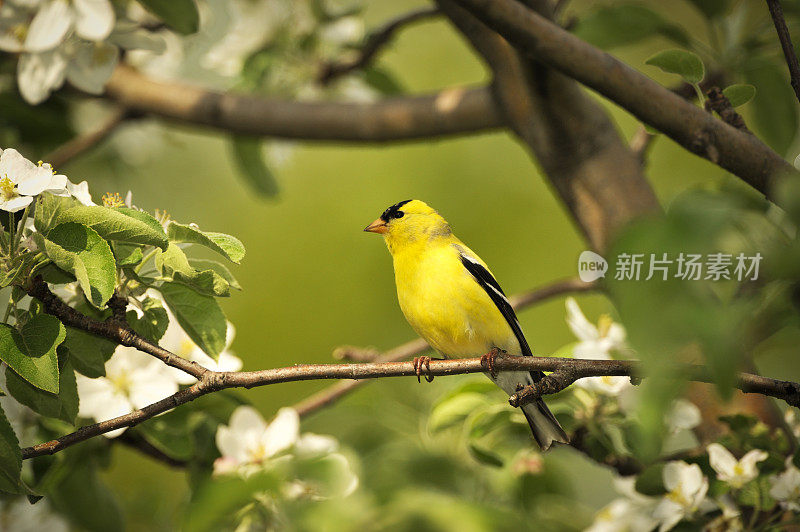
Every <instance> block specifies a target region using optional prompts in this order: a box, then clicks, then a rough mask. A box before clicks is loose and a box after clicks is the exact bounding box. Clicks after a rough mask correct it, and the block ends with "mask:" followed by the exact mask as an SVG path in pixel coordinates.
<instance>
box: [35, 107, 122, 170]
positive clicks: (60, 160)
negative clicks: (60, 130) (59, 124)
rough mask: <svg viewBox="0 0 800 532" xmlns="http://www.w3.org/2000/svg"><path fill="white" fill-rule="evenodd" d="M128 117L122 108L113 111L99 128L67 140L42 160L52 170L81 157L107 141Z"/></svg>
mask: <svg viewBox="0 0 800 532" xmlns="http://www.w3.org/2000/svg"><path fill="white" fill-rule="evenodd" d="M130 116H131V113H130V111H128V110H127V109H125V108H123V107H119V108H117V109H115V110H114V111H113V112H112V113H111V116H109V117H108V119H107V120H106V122H104V123H103V124H101V125H100V127H98V128H97V129H95V130H94V131H90V132H88V133H86V134H85V135H81V136H78V137H75V138H73V139H70V140H68V141H67V142H65V143H64V144H62V145H61V146H59V147H58V148H56V149H55V150H53V151H51V152H50V153H48V154H47V155H45V156H44V159H43V160H44V161H46V162H48V163H50V164H51V165H52V166H53V168H60V167H61V166H64V165H65V164H67V163H68V162H69V161H71V160H72V159H74V158H75V157H78V156H80V155H83V154H84V153H85V152H87V151H89V150H91V149H92V148H94V147H95V146H97V145H98V144H100V143H101V142H103V141H104V140H105V139H107V138H108V137H109V136H110V135H111V134H112V133H113V132H114V131H116V130H117V128H118V127H119V126H120V125H121V124H122V123H123V122H124V121H125V120H126V119H128V118H130Z"/></svg>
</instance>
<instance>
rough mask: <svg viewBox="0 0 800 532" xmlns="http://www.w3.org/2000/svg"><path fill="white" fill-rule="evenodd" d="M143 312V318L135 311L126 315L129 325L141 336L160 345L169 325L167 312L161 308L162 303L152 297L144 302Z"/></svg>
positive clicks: (130, 311)
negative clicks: (159, 342)
mask: <svg viewBox="0 0 800 532" xmlns="http://www.w3.org/2000/svg"><path fill="white" fill-rule="evenodd" d="M141 310H142V316H141V317H140V316H139V314H138V313H137V312H136V311H135V310H129V311H128V313H127V314H126V318H127V319H128V324H129V325H130V326H131V329H133V330H134V331H136V333H137V334H138V335H139V336H143V337H145V338H147V339H148V340H150V341H151V342H154V343H158V341H159V340H161V338H162V337H163V336H164V333H165V332H166V331H167V326H168V325H169V316H168V315H167V310H166V309H165V308H164V307H163V306H161V301H159V300H158V299H155V298H152V297H147V298H145V299H144V300H143V301H142V308H141Z"/></svg>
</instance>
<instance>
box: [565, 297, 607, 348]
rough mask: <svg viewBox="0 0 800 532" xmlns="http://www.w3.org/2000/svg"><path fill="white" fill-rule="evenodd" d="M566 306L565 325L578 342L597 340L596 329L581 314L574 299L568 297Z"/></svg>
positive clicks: (598, 334)
mask: <svg viewBox="0 0 800 532" xmlns="http://www.w3.org/2000/svg"><path fill="white" fill-rule="evenodd" d="M566 305H567V325H569V328H570V329H571V330H572V333H573V334H574V335H575V336H577V337H578V338H579V339H580V340H584V341H585V340H597V339H598V338H599V337H600V333H599V332H598V331H597V327H595V326H594V325H592V324H591V323H589V320H587V319H586V316H584V315H583V312H581V308H580V307H579V306H578V302H577V301H575V298H573V297H568V298H567V301H566Z"/></svg>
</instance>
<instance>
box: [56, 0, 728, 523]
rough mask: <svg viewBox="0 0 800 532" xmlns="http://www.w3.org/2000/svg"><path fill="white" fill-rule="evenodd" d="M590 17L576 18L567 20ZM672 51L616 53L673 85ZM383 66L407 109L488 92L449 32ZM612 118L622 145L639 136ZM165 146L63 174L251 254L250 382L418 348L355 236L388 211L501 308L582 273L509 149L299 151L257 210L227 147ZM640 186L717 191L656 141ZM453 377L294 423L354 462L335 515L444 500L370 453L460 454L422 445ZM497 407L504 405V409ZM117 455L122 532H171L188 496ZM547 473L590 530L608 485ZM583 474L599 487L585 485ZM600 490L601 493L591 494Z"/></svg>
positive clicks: (590, 303) (563, 232) (290, 388)
mask: <svg viewBox="0 0 800 532" xmlns="http://www.w3.org/2000/svg"><path fill="white" fill-rule="evenodd" d="M583 4H584V3H581V2H576V3H575V5H572V6H571V7H570V9H580V8H581V6H582V5H583ZM417 5H419V6H424V5H427V4H426V3H425V2H397V1H388V0H381V1H373V2H370V3H369V5H368V8H367V11H366V20H367V23H368V27H369V26H373V25H377V24H380V23H381V22H382V21H384V20H386V19H388V18H390V17H392V16H393V15H396V14H399V13H402V12H405V11H407V10H408V9H409V8H411V7H414V6H417ZM694 16H695V15H694V14H692V13H691V12H688V11H687V13H686V19H687V20H686V24H687V27H688V29H689V30H690V31H691V28H692V27H693V25H695V24H696V25H700V21H699V19H698V20H694ZM666 47H668V44H667V43H666V41H661V40H659V39H651V40H649V41H647V42H646V44H644V45H640V46H636V47H631V48H626V49H625V50H624V53H622V54H620V56H621V57H622V59H624V60H625V61H626V62H628V63H629V64H631V65H632V66H634V67H635V68H639V69H641V70H643V71H644V72H646V73H647V74H648V75H651V76H653V77H655V78H656V79H658V80H659V81H662V82H664V83H669V84H671V83H675V82H676V81H677V79H676V78H672V77H670V76H667V75H661V76H659V75H658V74H657V73H656V72H655V71H656V69H655V68H650V67H644V60H645V59H646V58H647V57H648V56H649V55H651V54H652V53H653V52H654V51H657V50H660V49H664V48H666ZM380 64H381V65H382V66H384V67H386V68H387V69H388V70H390V71H391V72H393V73H394V74H395V76H396V77H397V78H398V79H400V80H401V81H402V83H403V84H404V86H405V87H406V88H407V90H408V92H409V93H418V92H427V91H434V90H436V89H439V88H442V87H447V86H451V85H460V84H465V83H466V84H473V83H483V82H485V81H486V80H487V73H486V71H485V69H484V67H483V65H482V64H481V63H480V62H479V61H478V59H477V58H476V57H475V55H474V54H473V53H472V51H471V50H470V49H469V48H468V46H467V45H466V44H465V43H464V42H463V41H462V40H461V38H460V37H459V36H458V35H456V33H455V32H454V31H453V30H452V29H451V28H450V27H449V26H448V24H447V23H446V22H444V21H435V22H426V23H423V24H419V25H417V26H414V27H413V28H410V29H408V30H406V31H403V32H402V33H401V34H400V35H399V36H398V38H397V39H396V40H395V41H394V44H393V45H392V46H391V47H390V48H389V49H388V50H387V51H386V52H385V53H384V54H383V55H382V56H381V57H380ZM605 105H607V106H608V107H609V109H610V111H611V113H612V114H613V116H614V119H615V120H616V121H617V123H618V125H619V129H620V132H621V133H622V134H623V135H624V136H625V137H626V138H629V137H630V136H631V135H632V134H633V133H634V132H635V131H636V129H637V128H638V127H639V125H638V122H636V121H635V120H634V119H632V118H631V117H630V116H628V115H627V114H626V113H624V112H622V111H620V110H619V109H617V108H613V107H611V106H610V105H608V104H607V103H605ZM165 135H166V137H165V139H166V140H165V145H164V146H163V147H162V148H161V149H160V150H159V151H157V152H156V153H155V154H154V155H153V157H152V159H150V160H149V161H148V162H146V163H144V164H142V165H139V166H137V167H134V168H131V167H128V166H122V165H109V164H107V163H108V152H109V151H110V149H109V148H108V147H105V148H103V149H101V150H98V151H97V152H95V153H93V154H92V155H91V156H88V157H84V158H82V159H80V160H79V161H76V162H74V163H72V164H70V165H69V166H68V167H66V168H64V169H63V171H64V172H65V173H67V175H69V176H70V178H71V179H72V180H73V181H80V180H81V179H87V180H88V181H89V183H90V185H91V188H92V190H93V191H95V195H96V196H99V195H100V194H102V193H103V192H105V191H116V192H120V193H123V194H124V193H125V192H126V191H127V190H128V189H132V190H133V192H134V201H135V203H136V205H138V206H140V207H142V208H145V209H147V210H151V211H152V210H153V209H156V208H157V209H162V210H166V211H167V212H169V214H170V215H172V217H173V218H175V219H176V220H178V221H182V222H189V221H192V222H196V223H198V224H199V225H200V227H201V228H203V229H207V230H212V231H222V232H226V233H230V234H233V235H236V236H238V237H239V238H241V240H242V241H243V242H244V243H245V245H246V246H247V256H246V258H245V260H244V261H243V263H242V265H241V266H240V267H238V268H236V270H235V271H234V273H235V275H236V276H237V277H238V279H239V281H240V282H241V284H242V286H243V287H244V291H243V292H241V293H235V294H234V295H233V296H232V297H231V298H230V299H228V300H225V301H223V302H222V304H223V308H224V309H225V311H226V313H227V315H228V317H229V319H230V320H231V321H233V323H234V324H235V325H236V329H237V335H236V340H235V342H234V344H233V349H234V351H235V352H236V353H237V354H238V355H239V356H240V357H241V358H242V359H243V360H244V369H247V370H252V369H259V368H270V367H277V366H284V365H289V364H295V363H304V362H331V361H332V360H333V359H332V358H331V352H332V350H333V349H334V348H335V347H337V346H339V345H342V344H351V345H358V346H375V347H377V348H378V349H386V348H390V347H393V346H395V345H397V344H398V343H401V342H404V341H407V340H409V339H412V338H413V337H414V333H413V331H412V330H411V328H410V327H409V326H408V325H407V324H406V322H405V320H404V318H403V316H402V314H401V312H400V309H399V307H398V305H397V301H396V296H395V288H394V280H393V276H392V270H391V261H390V257H389V254H388V252H387V250H386V249H385V246H384V244H383V242H382V241H381V239H380V238H377V237H376V236H374V235H370V234H365V233H363V232H362V228H363V227H364V226H365V225H367V224H368V223H369V222H371V221H372V220H373V219H374V218H375V217H376V216H377V215H379V214H380V213H381V211H382V210H383V209H384V208H386V207H387V206H388V205H390V204H393V203H395V202H397V201H400V200H404V199H408V198H419V199H423V200H424V201H426V202H428V203H430V204H431V205H432V206H434V207H435V208H436V209H438V210H439V211H440V213H441V214H442V215H443V216H444V217H445V218H446V219H447V220H448V221H450V223H451V224H452V226H453V227H454V229H455V232H456V234H457V235H459V237H460V238H461V239H463V240H464V241H465V242H467V243H468V244H469V245H470V246H471V247H472V248H473V249H475V250H476V251H477V252H478V253H479V254H480V255H481V256H482V257H483V258H484V260H486V261H487V262H488V263H489V264H490V265H491V266H492V269H493V271H494V272H495V274H496V275H497V276H498V278H499V280H500V282H501V284H502V285H503V287H504V289H505V290H506V292H508V293H516V292H519V291H521V290H525V289H529V288H532V287H536V286H539V285H542V284H545V283H547V282H549V281H552V280H555V279H559V278H563V277H568V276H573V275H575V274H576V262H577V257H578V255H579V253H580V252H581V251H582V250H583V249H585V245H584V243H583V241H582V239H581V237H580V235H579V234H578V232H577V231H576V229H575V226H574V225H573V224H572V223H571V221H570V219H569V218H568V216H567V215H566V214H565V209H564V208H563V206H562V205H561V204H560V203H559V201H558V200H557V199H556V198H555V197H554V195H553V193H552V191H551V189H550V187H549V186H548V184H547V183H546V182H545V181H544V180H543V179H542V177H541V175H540V173H539V170H538V168H537V166H536V164H535V162H534V161H533V160H532V159H531V157H530V155H529V154H528V152H527V151H526V150H525V149H524V148H523V147H522V146H521V145H520V144H519V143H518V142H517V141H516V139H515V138H513V137H512V136H511V135H509V134H507V133H492V134H483V135H476V136H471V137H465V138H455V139H446V140H434V141H426V142H415V143H404V144H389V145H349V144H297V145H295V147H294V151H293V153H292V156H291V157H290V158H289V160H288V161H287V162H286V163H285V164H284V165H283V166H282V167H280V168H278V169H277V170H276V173H277V176H278V180H279V183H280V187H281V191H280V195H279V197H278V198H277V199H276V200H273V201H265V200H263V199H260V198H258V197H255V196H254V195H253V194H252V193H251V192H250V191H249V190H248V189H247V187H246V185H245V184H244V183H243V181H242V180H241V179H240V178H239V177H238V176H237V175H236V170H235V168H234V167H233V166H232V163H231V160H230V158H229V156H228V145H227V139H226V138H225V137H224V136H222V135H218V134H217V133H214V132H203V131H199V130H190V129H189V128H183V127H176V126H169V125H167V126H165ZM648 174H649V176H650V178H651V181H652V183H653V186H654V187H655V189H656V192H657V194H658V196H659V198H660V200H661V201H662V202H663V203H664V204H665V205H666V204H668V202H669V201H670V200H671V199H672V198H674V197H675V195H677V194H678V193H679V192H681V191H683V190H685V189H686V188H687V187H694V186H708V185H713V184H714V183H718V182H719V181H720V180H722V179H724V173H723V171H722V170H720V169H719V168H718V167H716V166H713V165H711V164H710V163H707V162H705V161H703V160H701V159H699V158H697V157H694V156H691V155H688V154H687V153H686V152H685V151H684V150H682V149H681V148H679V147H677V146H676V145H675V144H673V143H672V142H671V141H669V140H668V139H664V138H659V139H657V140H656V142H655V145H654V146H653V148H652V152H651V155H650V159H649V164H648ZM95 199H99V198H98V197H95ZM578 299H579V302H580V303H581V305H582V306H583V308H584V310H585V311H586V313H587V316H589V318H590V319H591V320H593V321H594V320H596V318H597V315H598V314H599V313H601V312H613V309H611V307H610V304H609V303H608V302H607V301H606V300H604V299H603V298H602V297H601V296H582V297H579V298H578ZM564 315H565V312H564V303H563V299H557V300H555V301H552V302H549V303H547V304H544V305H541V306H538V307H536V308H534V309H531V310H526V311H524V312H522V313H521V315H520V319H521V322H522V326H523V329H524V330H525V332H526V335H527V337H528V339H529V341H530V343H531V345H532V346H533V348H534V351H535V352H536V353H537V354H547V353H549V352H552V351H553V350H555V349H557V348H559V347H560V346H562V345H564V344H566V343H569V342H571V341H573V337H572V335H571V333H570V332H569V330H568V329H567V326H566V324H565V322H564ZM460 379H461V378H459V377H455V378H447V379H437V380H436V381H435V382H434V383H432V384H422V385H420V384H417V383H416V381H415V380H414V379H396V380H383V381H381V382H380V383H372V384H370V385H368V386H366V387H364V388H362V389H361V390H360V391H358V392H357V393H355V394H354V395H352V396H350V397H348V398H346V399H345V400H343V401H340V402H339V403H337V404H336V405H335V406H334V407H332V408H329V409H326V410H323V411H320V412H318V413H316V414H314V415H312V416H311V417H309V418H308V419H306V420H304V421H303V430H304V431H311V432H319V433H328V434H332V435H334V436H335V437H337V438H338V439H339V440H340V441H341V442H342V444H343V445H344V446H346V447H349V448H351V449H353V450H354V451H355V452H356V454H358V455H359V456H360V459H361V468H362V469H361V471H360V477H361V489H360V490H359V492H357V494H356V495H354V496H353V497H352V499H350V500H348V502H347V503H346V504H344V505H343V506H346V507H347V508H342V509H341V512H344V513H345V514H346V513H347V512H357V511H358V509H359V507H360V504H361V502H359V501H364V500H368V499H370V498H373V497H380V496H381V495H380V494H381V493H382V490H384V491H385V490H386V489H389V487H388V485H387V483H390V482H391V481H392V479H393V478H394V482H396V483H402V482H403V478H404V476H405V475H409V474H417V475H419V476H422V477H425V476H426V475H427V476H430V478H429V479H421V480H420V481H421V482H423V483H427V484H429V486H430V488H431V489H432V490H436V489H437V487H436V479H435V476H436V475H437V474H445V473H443V472H438V471H435V469H429V470H426V469H425V468H424V467H423V468H420V469H419V470H418V471H414V470H404V471H396V473H397V476H395V477H393V476H392V474H391V473H392V468H393V467H398V468H400V467H404V466H403V463H402V462H401V461H399V460H395V459H394V458H393V457H392V456H387V455H386V454H383V453H381V454H380V455H376V453H375V449H376V444H375V442H376V441H378V440H383V441H385V440H387V439H388V440H391V439H392V438H397V439H398V440H400V439H403V440H404V441H411V442H416V444H415V445H417V446H418V447H419V448H421V449H423V451H424V453H425V454H426V455H427V456H429V457H430V460H431V464H434V463H435V461H436V457H437V456H440V455H446V454H448V453H459V452H463V450H459V449H441V448H438V447H437V445H436V443H437V441H436V440H434V439H431V438H430V437H428V436H427V435H426V434H425V421H426V415H427V413H428V412H429V411H430V406H431V402H432V401H433V400H434V399H435V398H437V397H439V396H441V395H442V394H443V393H445V391H446V390H448V389H450V388H452V387H453V386H455V385H456V384H457V383H458V382H459V381H460ZM328 384H330V383H327V382H308V383H291V384H282V385H276V386H269V387H264V388H259V389H254V390H249V391H243V392H239V393H241V394H243V395H246V397H247V398H248V399H250V400H252V401H253V402H254V404H255V405H256V406H257V407H258V408H259V409H260V411H261V412H262V413H263V414H264V415H265V416H266V417H267V418H269V417H271V416H272V415H273V414H274V412H275V411H276V410H277V409H278V408H279V407H281V406H286V405H291V404H293V403H294V402H296V401H298V400H300V399H302V398H304V397H305V396H307V395H308V394H310V393H313V392H315V391H317V390H319V389H321V388H323V387H325V386H326V385H328ZM498 400H499V401H502V400H503V399H502V397H501V396H499V395H498ZM412 444H413V443H412ZM381 449H384V451H385V450H386V449H391V447H388V448H387V447H385V446H384V447H381ZM114 452H115V457H114V458H115V459H114V460H113V464H114V465H113V467H112V468H111V469H110V470H109V471H108V472H107V473H106V480H107V481H108V482H109V484H110V485H111V486H112V487H113V489H114V490H115V491H116V493H117V494H118V496H119V498H120V501H121V503H122V505H123V507H124V509H125V512H126V517H127V520H128V524H129V527H130V529H131V530H169V529H171V528H173V527H174V526H175V524H176V522H179V517H177V516H176V515H175V514H176V512H178V511H179V509H180V507H181V506H180V505H181V504H182V503H183V502H184V501H185V498H186V497H187V494H188V488H187V487H186V482H185V479H184V473H182V472H180V471H175V470H170V469H169V468H167V467H165V466H162V465H160V464H158V463H155V462H153V461H151V460H149V459H148V458H145V457H142V456H141V455H139V454H136V453H134V452H131V451H129V450H127V449H125V448H123V447H121V446H116V448H115V451H114ZM432 467H433V466H432ZM465 467H466V466H465ZM476 467H478V468H479V467H485V466H478V465H476ZM547 467H553V468H555V469H556V470H557V471H558V472H559V475H562V476H563V481H564V482H565V483H568V484H571V485H572V489H573V490H575V491H576V494H578V498H577V500H580V501H582V502H583V503H584V504H585V505H586V508H581V509H572V510H571V511H576V512H578V513H577V514H576V515H584V514H581V513H580V512H584V513H585V517H586V518H587V519H588V517H589V515H590V513H589V512H591V511H593V510H595V509H596V508H599V507H600V506H601V505H602V504H604V503H605V502H607V501H608V500H610V498H612V496H613V493H611V490H610V488H609V487H610V483H609V479H610V475H608V474H607V473H605V472H603V471H601V470H600V468H599V467H597V466H595V465H590V463H589V462H588V461H586V460H584V459H583V458H582V457H580V456H579V455H577V454H576V453H574V452H572V451H570V450H568V449H558V450H556V451H555V452H553V453H551V455H550V456H549V457H548V462H547ZM587 471H588V472H589V473H587ZM578 472H580V474H581V477H580V479H579V478H578V476H577V475H578ZM587 474H588V475H594V476H596V478H597V480H598V481H601V483H600V484H593V483H592V482H587V476H586V475H587ZM589 478H592V477H589ZM578 480H580V482H579V481H578ZM598 485H602V486H603V489H596V488H595V487H593V486H598ZM393 487H394V488H395V489H401V488H402V486H399V485H395V486H393ZM473 491H474V493H473V496H472V497H471V498H468V499H464V498H463V496H462V499H461V500H460V501H459V500H455V499H454V500H453V501H452V504H453V510H454V511H457V510H459V508H461V507H460V506H459V505H463V504H466V505H470V504H478V503H481V502H484V503H487V501H485V500H483V498H482V497H483V495H482V492H481V489H480V486H479V485H478V486H476V487H475V488H474V490H473ZM444 495H447V494H444ZM422 499H424V498H422ZM422 499H421V500H422ZM488 503H489V504H491V503H492V501H488ZM466 507H467V506H465V507H464V508H466ZM310 511H312V512H313V510H310ZM465 511H466V510H465ZM576 519H578V517H576ZM442 527H443V528H446V525H442Z"/></svg>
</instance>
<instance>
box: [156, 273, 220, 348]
mask: <svg viewBox="0 0 800 532" xmlns="http://www.w3.org/2000/svg"><path fill="white" fill-rule="evenodd" d="M159 291H160V292H161V294H162V295H163V296H164V301H166V303H167V305H168V306H169V308H170V310H171V311H172V314H174V315H175V318H176V319H177V320H178V323H179V324H180V326H181V328H183V330H184V331H186V334H188V335H189V338H191V339H192V341H193V342H194V343H195V344H197V346H198V347H199V348H200V349H202V350H203V351H204V352H205V353H206V354H207V355H208V356H210V357H211V358H213V359H214V360H216V359H217V356H218V355H219V354H220V352H221V351H222V350H223V349H225V335H226V334H227V329H228V324H227V321H226V319H225V314H223V312H222V309H221V308H220V307H219V304H218V303H217V301H216V300H215V299H214V298H213V297H211V296H204V295H202V294H198V293H197V292H195V291H194V290H192V289H191V288H188V287H186V286H184V285H181V284H177V283H164V284H163V285H161V287H160V288H159Z"/></svg>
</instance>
